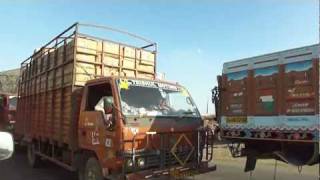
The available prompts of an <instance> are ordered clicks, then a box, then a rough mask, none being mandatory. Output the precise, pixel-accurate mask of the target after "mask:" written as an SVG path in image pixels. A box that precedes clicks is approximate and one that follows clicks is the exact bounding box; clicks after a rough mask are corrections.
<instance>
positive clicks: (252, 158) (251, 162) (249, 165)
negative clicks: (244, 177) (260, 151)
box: [244, 154, 257, 172]
mask: <svg viewBox="0 0 320 180" xmlns="http://www.w3.org/2000/svg"><path fill="white" fill-rule="evenodd" d="M256 164H257V156H256V155H255V154H249V155H248V156H247V160H246V166H245V168H244V172H250V171H253V170H254V169H255V168H256Z"/></svg>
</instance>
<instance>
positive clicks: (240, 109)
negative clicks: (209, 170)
mask: <svg viewBox="0 0 320 180" xmlns="http://www.w3.org/2000/svg"><path fill="white" fill-rule="evenodd" d="M319 55H320V47H319V44H316V45H311V46H305V47H301V48H296V49H290V50H285V51H281V52H275V53H271V54H266V55H261V56H256V57H252V58H245V59H241V60H237V61H232V62H227V63H225V64H224V67H223V73H222V75H221V76H219V77H218V84H219V86H218V87H217V88H216V89H215V91H214V92H215V93H214V96H213V100H214V102H215V104H216V114H217V118H218V121H219V126H220V129H221V132H220V133H221V136H222V137H223V138H224V139H226V140H228V142H229V143H230V150H231V152H232V154H233V156H235V157H239V156H246V157H247V163H246V168H245V171H252V170H253V169H254V168H255V164H256V160H257V159H258V158H274V159H278V160H281V161H284V162H286V163H290V164H293V165H296V166H303V165H315V164H318V163H319V130H320V124H319V102H320V101H319V86H320V85H319V67H320V66H319Z"/></svg>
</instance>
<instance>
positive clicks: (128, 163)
mask: <svg viewBox="0 0 320 180" xmlns="http://www.w3.org/2000/svg"><path fill="white" fill-rule="evenodd" d="M126 164H127V167H130V168H131V167H132V166H133V162H132V159H128V160H127V163H126Z"/></svg>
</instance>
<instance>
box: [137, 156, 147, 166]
mask: <svg viewBox="0 0 320 180" xmlns="http://www.w3.org/2000/svg"><path fill="white" fill-rule="evenodd" d="M137 164H138V166H139V167H144V165H145V160H144V158H139V159H138V161H137Z"/></svg>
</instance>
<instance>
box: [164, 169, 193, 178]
mask: <svg viewBox="0 0 320 180" xmlns="http://www.w3.org/2000/svg"><path fill="white" fill-rule="evenodd" d="M196 174H197V172H196V170H191V169H188V170H183V169H170V176H171V177H173V178H175V179H183V178H186V177H192V176H195V175H196Z"/></svg>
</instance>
